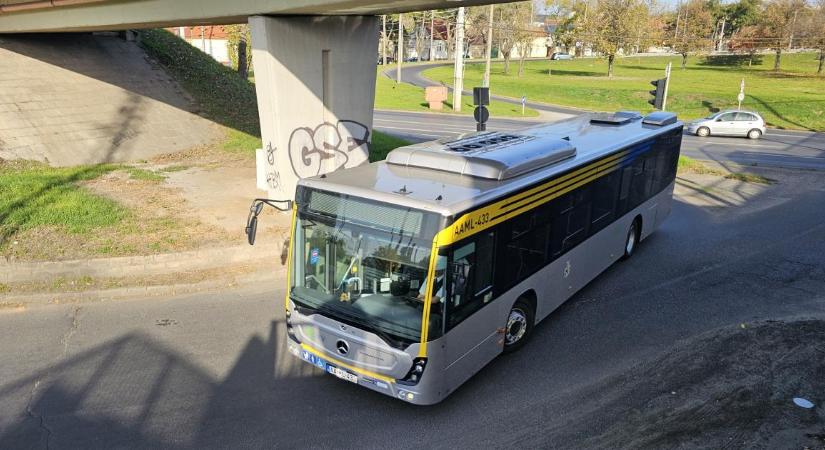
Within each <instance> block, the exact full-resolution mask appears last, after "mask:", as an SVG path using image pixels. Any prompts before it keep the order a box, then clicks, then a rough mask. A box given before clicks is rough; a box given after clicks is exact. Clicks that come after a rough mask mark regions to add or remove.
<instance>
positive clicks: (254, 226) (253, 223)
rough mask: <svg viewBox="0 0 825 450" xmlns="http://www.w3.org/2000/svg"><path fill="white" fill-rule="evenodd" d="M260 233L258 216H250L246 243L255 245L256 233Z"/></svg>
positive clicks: (247, 223) (247, 224) (247, 222)
mask: <svg viewBox="0 0 825 450" xmlns="http://www.w3.org/2000/svg"><path fill="white" fill-rule="evenodd" d="M257 232H258V216H257V215H250V216H249V219H247V221H246V241H247V242H249V245H255V233H257Z"/></svg>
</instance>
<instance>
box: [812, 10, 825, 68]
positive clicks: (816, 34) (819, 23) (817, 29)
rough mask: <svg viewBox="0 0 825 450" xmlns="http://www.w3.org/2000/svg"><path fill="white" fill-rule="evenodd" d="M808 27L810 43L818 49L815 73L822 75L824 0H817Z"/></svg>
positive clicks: (824, 64)
mask: <svg viewBox="0 0 825 450" xmlns="http://www.w3.org/2000/svg"><path fill="white" fill-rule="evenodd" d="M809 28H810V30H809V33H810V35H811V36H812V42H811V43H812V44H813V47H814V48H816V49H818V50H819V66H818V67H817V69H816V73H817V74H819V75H822V72H823V70H825V0H819V4H818V5H817V7H816V8H815V9H814V10H813V12H812V14H811V20H810V26H809Z"/></svg>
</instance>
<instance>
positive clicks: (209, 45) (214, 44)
mask: <svg viewBox="0 0 825 450" xmlns="http://www.w3.org/2000/svg"><path fill="white" fill-rule="evenodd" d="M167 30H169V31H170V32H172V33H174V34H176V35H178V36H179V37H181V38H182V39H184V40H185V41H186V42H188V43H190V44H192V46H194V47H195V48H198V49H200V50H202V51H203V52H204V53H206V54H208V55H209V56H211V57H212V58H214V59H215V60H216V61H218V62H219V63H221V64H223V65H227V66H228V65H230V60H229V47H228V43H229V39H228V36H227V32H226V28H224V27H223V26H221V25H204V26H194V27H174V28H167Z"/></svg>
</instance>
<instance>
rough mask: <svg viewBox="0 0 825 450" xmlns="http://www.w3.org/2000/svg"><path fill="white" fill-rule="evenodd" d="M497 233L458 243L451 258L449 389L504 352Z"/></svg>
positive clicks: (446, 343) (448, 343) (448, 308)
mask: <svg viewBox="0 0 825 450" xmlns="http://www.w3.org/2000/svg"><path fill="white" fill-rule="evenodd" d="M495 242H496V240H495V232H493V231H489V230H488V231H483V232H481V233H479V234H477V235H476V236H473V237H471V238H469V239H465V240H463V241H461V242H460V243H458V244H457V245H456V246H455V247H454V249H453V251H452V252H450V257H449V275H448V285H447V287H448V292H449V295H448V296H447V298H446V303H445V305H444V306H445V307H446V330H447V332H446V334H445V338H446V341H445V353H444V354H445V356H446V358H445V372H446V373H445V375H446V376H447V379H448V383H449V386H450V389H451V390H452V389H454V388H455V387H456V386H458V385H459V384H461V383H462V382H463V381H464V380H466V379H467V378H469V377H470V376H471V375H472V374H474V373H476V372H477V371H478V370H479V369H481V368H482V367H484V366H485V365H486V364H487V363H488V362H490V361H491V360H492V359H493V358H495V357H496V355H498V354H499V353H501V349H502V347H501V345H500V344H499V341H500V340H501V338H502V335H501V334H499V333H498V332H497V331H498V327H501V325H502V324H501V317H502V314H505V313H503V312H501V311H499V309H500V307H501V306H500V305H501V302H498V304H497V303H495V302H492V300H493V279H494V278H493V268H494V266H495V256H496V255H495Z"/></svg>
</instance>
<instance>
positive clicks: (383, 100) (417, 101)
mask: <svg viewBox="0 0 825 450" xmlns="http://www.w3.org/2000/svg"><path fill="white" fill-rule="evenodd" d="M468 67H469V66H468ZM452 70H453V69H452V66H450V81H452V73H453V72H452ZM381 72H383V67H379V69H378V77H377V78H376V80H375V107H376V108H378V109H396V110H403V111H422V112H433V111H432V110H430V107H429V105H428V104H427V102H425V101H424V88H420V87H418V86H413V85H411V84H407V83H401V84H397V83H396V82H395V79H390V78H388V77H386V76H385V75H384V74H382V73H381ZM472 86H481V81H480V78H479V81H478V82H477V83H476V84H471V83H467V82H465V89H470V88H472ZM462 98H463V103H462V104H461V112H460V113H453V111H452V108H453V103H452V99H453V97H452V94H450V95H449V101H446V102H444V110H443V111H442V112H443V113H445V114H466V115H472V114H473V109H474V108H475V107H474V106H473V97H472V96H467V95H465V96H463V97H462ZM488 109H489V110H490V115H492V116H499V117H538V115H539V113H538V111H536V110H534V109H530V108H525V110H524V116H522V115H521V106H518V105H511V104H510V103H504V102H499V101H495V100H493V101H491V102H490V106H489V107H488Z"/></svg>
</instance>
